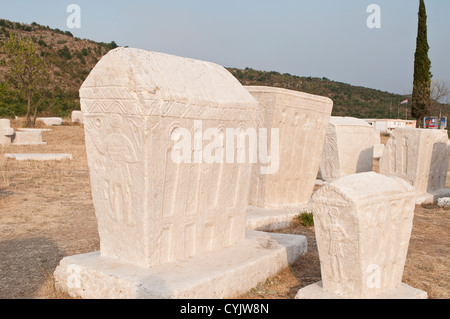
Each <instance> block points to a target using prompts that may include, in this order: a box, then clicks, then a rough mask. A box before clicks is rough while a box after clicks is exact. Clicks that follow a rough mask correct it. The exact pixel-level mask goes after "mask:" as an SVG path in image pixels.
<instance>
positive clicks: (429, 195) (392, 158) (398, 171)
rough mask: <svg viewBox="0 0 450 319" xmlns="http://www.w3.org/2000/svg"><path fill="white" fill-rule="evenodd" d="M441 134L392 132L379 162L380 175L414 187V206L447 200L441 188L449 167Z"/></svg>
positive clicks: (446, 192) (444, 133)
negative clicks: (415, 195)
mask: <svg viewBox="0 0 450 319" xmlns="http://www.w3.org/2000/svg"><path fill="white" fill-rule="evenodd" d="M447 143H448V136H447V131H445V130H430V129H414V128H405V129H395V130H393V131H392V133H391V137H390V139H389V140H388V142H387V144H386V149H385V151H384V153H383V157H382V158H381V159H380V173H381V174H384V175H387V176H397V177H400V178H402V179H404V180H406V181H408V182H409V183H410V184H411V185H413V186H414V188H415V190H416V193H417V195H418V196H417V202H416V203H417V204H422V203H429V202H435V201H436V200H437V199H438V198H440V197H446V196H450V190H449V189H446V188H445V183H446V179H447V170H448V163H449V152H448V148H447Z"/></svg>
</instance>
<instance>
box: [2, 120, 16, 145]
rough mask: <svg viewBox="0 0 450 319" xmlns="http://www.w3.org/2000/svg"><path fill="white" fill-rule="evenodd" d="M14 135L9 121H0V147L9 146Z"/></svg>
mask: <svg viewBox="0 0 450 319" xmlns="http://www.w3.org/2000/svg"><path fill="white" fill-rule="evenodd" d="M13 135H14V129H13V128H11V122H10V120H9V119H0V145H2V146H8V145H10V144H11V138H12V136H13Z"/></svg>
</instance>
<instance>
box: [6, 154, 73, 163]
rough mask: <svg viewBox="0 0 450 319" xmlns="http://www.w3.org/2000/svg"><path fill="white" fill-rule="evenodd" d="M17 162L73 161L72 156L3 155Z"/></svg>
mask: <svg viewBox="0 0 450 319" xmlns="http://www.w3.org/2000/svg"><path fill="white" fill-rule="evenodd" d="M5 157H6V158H12V159H15V160H18V161H61V160H71V159H73V157H72V154H25V153H24V154H5Z"/></svg>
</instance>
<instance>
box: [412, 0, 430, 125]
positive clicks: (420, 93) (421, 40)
mask: <svg viewBox="0 0 450 319" xmlns="http://www.w3.org/2000/svg"><path fill="white" fill-rule="evenodd" d="M418 15H419V24H418V30H417V43H416V53H415V56H414V83H413V93H412V109H411V112H412V116H413V117H414V118H415V119H416V120H417V127H419V126H420V123H422V120H423V118H424V117H425V116H426V115H428V112H429V104H430V86H431V77H432V75H431V72H430V69H431V61H430V59H429V58H428V50H429V49H430V47H429V46H428V39H427V13H426V9H425V3H424V0H420V4H419V14H418Z"/></svg>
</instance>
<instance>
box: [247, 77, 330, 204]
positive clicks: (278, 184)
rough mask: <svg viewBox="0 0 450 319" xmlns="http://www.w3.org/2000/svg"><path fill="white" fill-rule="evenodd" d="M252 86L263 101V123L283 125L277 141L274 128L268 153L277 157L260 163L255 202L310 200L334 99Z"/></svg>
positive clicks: (269, 126)
mask: <svg viewBox="0 0 450 319" xmlns="http://www.w3.org/2000/svg"><path fill="white" fill-rule="evenodd" d="M246 89H247V90H248V91H249V92H250V93H251V94H252V95H253V97H255V99H256V100H257V101H258V102H259V107H260V108H261V111H262V113H263V124H262V127H263V128H266V129H267V130H268V132H271V133H273V131H274V129H277V130H278V141H272V140H271V137H272V136H273V135H272V134H268V143H267V144H268V146H267V147H268V152H267V153H268V155H269V156H270V157H271V163H268V164H264V163H263V161H259V162H258V163H257V165H255V167H254V171H253V176H252V182H251V185H252V188H251V194H250V205H252V206H255V207H263V208H292V207H299V206H302V205H304V204H306V203H307V202H308V201H309V199H310V198H311V194H312V191H313V188H314V184H315V180H316V172H317V170H318V168H319V163H320V158H321V155H322V148H323V144H324V140H325V134H326V129H327V126H328V122H329V120H330V116H331V110H332V108H333V101H332V100H330V99H329V98H326V97H322V96H316V95H311V94H307V93H303V92H298V91H293V90H286V89H281V88H274V87H261V86H247V87H246ZM274 142H276V143H274ZM271 147H276V148H277V149H271ZM275 157H278V159H275ZM275 162H277V164H275ZM266 166H270V167H272V168H275V169H274V170H273V171H272V172H270V173H261V167H266Z"/></svg>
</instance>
